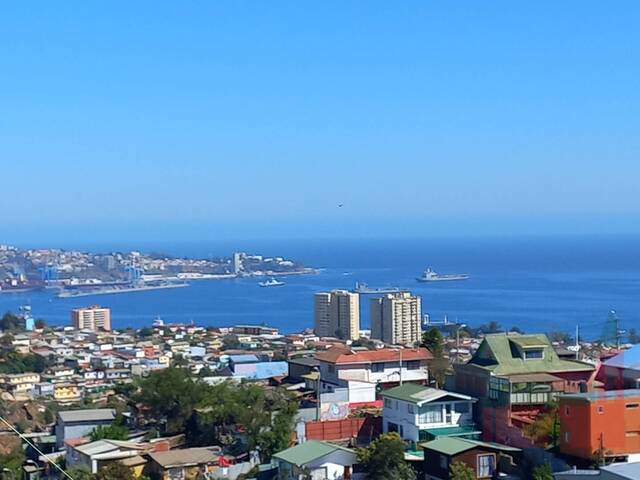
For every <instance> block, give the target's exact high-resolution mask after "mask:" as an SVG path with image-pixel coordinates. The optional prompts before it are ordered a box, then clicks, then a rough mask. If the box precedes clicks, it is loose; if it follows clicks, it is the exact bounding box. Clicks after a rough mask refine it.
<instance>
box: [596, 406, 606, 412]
mask: <svg viewBox="0 0 640 480" xmlns="http://www.w3.org/2000/svg"><path fill="white" fill-rule="evenodd" d="M596 411H597V412H598V413H604V407H603V406H602V405H600V406H598V408H597V409H596Z"/></svg>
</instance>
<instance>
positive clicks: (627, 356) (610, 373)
mask: <svg viewBox="0 0 640 480" xmlns="http://www.w3.org/2000/svg"><path fill="white" fill-rule="evenodd" d="M598 379H599V380H601V381H602V382H604V384H605V388H606V389H607V390H621V389H623V388H640V345H634V346H633V347H631V348H629V349H627V350H623V351H622V352H620V353H618V354H617V355H615V356H613V357H611V358H608V359H607V360H605V361H604V362H602V365H601V367H600V372H599V374H598Z"/></svg>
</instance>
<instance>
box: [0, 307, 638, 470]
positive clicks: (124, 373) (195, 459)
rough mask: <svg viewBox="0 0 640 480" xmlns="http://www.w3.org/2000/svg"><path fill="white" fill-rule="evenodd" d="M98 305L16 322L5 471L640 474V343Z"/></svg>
mask: <svg viewBox="0 0 640 480" xmlns="http://www.w3.org/2000/svg"><path fill="white" fill-rule="evenodd" d="M91 309H93V310H91ZM90 311H91V315H89V314H83V315H79V314H78V313H77V312H76V313H74V314H72V319H74V320H73V325H72V326H68V327H48V326H46V324H44V322H42V321H40V322H38V324H37V325H35V326H34V328H33V330H27V329H25V328H24V325H25V323H24V322H21V317H20V316H19V315H13V314H10V313H7V314H6V315H5V316H4V317H3V318H2V327H3V334H2V336H1V337H0V344H1V354H0V382H1V383H0V388H1V390H2V393H1V399H2V401H1V403H0V408H1V415H2V425H0V427H1V428H0V433H1V435H0V454H1V457H0V463H1V464H2V466H3V467H2V468H3V469H4V470H3V472H4V473H3V475H5V478H16V479H17V478H21V479H25V480H40V479H50V478H71V479H74V480H77V479H162V480H164V479H167V480H168V479H171V480H174V479H250V478H255V479H291V480H293V479H307V478H311V479H318V480H319V479H333V480H335V479H343V480H347V479H367V478H369V479H374V480H376V479H380V480H382V479H407V480H411V479H434V480H435V479H443V480H446V479H452V480H462V479H484V478H498V477H499V478H507V479H528V478H535V479H547V478H554V476H555V478H557V479H569V478H570V479H572V480H578V479H582V478H584V479H587V478H588V479H593V478H602V479H608V478H623V479H624V478H629V479H631V478H640V463H637V462H639V461H640V433H639V432H640V407H639V405H640V389H638V386H639V384H638V382H639V381H640V346H631V345H623V346H622V347H621V348H619V349H617V348H613V347H607V346H605V345H602V344H591V343H587V342H580V343H579V344H578V346H579V348H575V346H574V345H573V344H569V343H568V340H569V339H562V340H561V341H557V340H554V341H553V342H552V341H551V340H550V338H549V337H548V336H547V335H544V334H525V333H522V332H516V331H511V332H500V331H497V332H494V333H485V332H483V331H481V330H482V329H480V330H479V331H466V330H465V331H464V332H462V333H463V334H462V335H460V331H458V332H457V335H454V334H452V331H451V329H450V328H449V329H446V328H443V329H439V328H438V327H432V328H430V329H428V330H426V331H425V332H424V333H423V335H422V337H421V340H420V341H419V342H416V344H414V345H389V344H385V343H383V342H381V341H379V340H376V339H371V338H369V337H368V336H367V335H368V332H367V331H363V332H362V333H361V337H360V338H358V339H357V340H352V339H339V338H334V337H320V336H318V335H316V334H315V333H314V332H313V331H305V332H301V333H296V334H280V333H279V332H278V330H277V329H275V328H271V327H268V326H264V325H235V326H232V327H228V328H219V327H215V328H214V327H206V328H205V327H201V326H197V325H173V324H164V322H162V321H161V320H157V321H156V322H154V324H153V325H152V326H150V327H148V328H143V329H138V330H133V329H122V330H112V329H111V323H110V316H105V315H106V314H105V315H102V316H100V315H98V311H99V308H98V307H90ZM106 319H109V321H108V322H106V323H105V321H106ZM496 327H497V326H496V325H493V326H492V328H491V329H490V330H499V328H496ZM568 347H572V348H568Z"/></svg>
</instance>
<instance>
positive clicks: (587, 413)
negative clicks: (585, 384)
mask: <svg viewBox="0 0 640 480" xmlns="http://www.w3.org/2000/svg"><path fill="white" fill-rule="evenodd" d="M559 410H560V439H559V441H560V451H561V452H562V453H564V454H566V455H571V456H574V457H579V458H584V459H590V458H592V457H593V455H594V454H595V453H596V452H602V454H604V456H606V457H628V456H630V455H634V454H636V455H640V389H634V390H611V391H607V392H591V393H579V394H570V395H561V396H560V397H559Z"/></svg>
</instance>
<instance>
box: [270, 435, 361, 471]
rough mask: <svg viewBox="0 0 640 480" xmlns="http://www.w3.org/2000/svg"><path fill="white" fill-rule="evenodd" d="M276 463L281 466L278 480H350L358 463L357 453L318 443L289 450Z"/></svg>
mask: <svg viewBox="0 0 640 480" xmlns="http://www.w3.org/2000/svg"><path fill="white" fill-rule="evenodd" d="M273 459H274V461H275V462H276V463H277V465H278V475H279V476H278V478H282V479H283V480H294V479H295V480H298V479H299V478H304V477H303V476H304V475H309V478H313V479H317V480H324V479H331V480H342V479H347V478H351V475H352V471H353V466H354V465H355V464H356V463H357V457H356V453H355V452H354V451H353V450H351V449H349V448H345V447H340V446H338V445H334V444H332V443H328V442H320V441H317V440H309V441H307V442H304V443H301V444H300V445H296V446H295V447H291V448H287V449H286V450H283V451H281V452H278V453H276V454H275V455H274V456H273Z"/></svg>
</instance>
